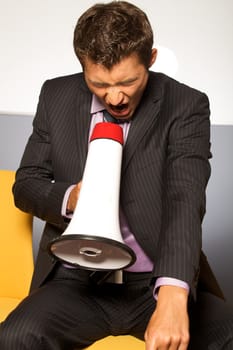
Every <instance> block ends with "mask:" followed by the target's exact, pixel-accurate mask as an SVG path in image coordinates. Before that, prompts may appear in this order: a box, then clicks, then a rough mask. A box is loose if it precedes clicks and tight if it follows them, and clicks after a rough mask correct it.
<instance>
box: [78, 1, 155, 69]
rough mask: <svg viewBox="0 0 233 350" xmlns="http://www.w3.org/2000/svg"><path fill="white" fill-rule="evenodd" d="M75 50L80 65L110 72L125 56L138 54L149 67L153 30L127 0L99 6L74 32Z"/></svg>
mask: <svg viewBox="0 0 233 350" xmlns="http://www.w3.org/2000/svg"><path fill="white" fill-rule="evenodd" d="M73 44H74V50H75V53H76V56H77V57H78V59H79V61H80V63H81V64H82V65H83V66H84V64H85V59H86V58H88V59H91V60H92V61H93V62H95V63H99V64H102V65H104V66H105V67H106V68H108V69H110V68H111V67H112V66H113V65H115V64H116V63H119V62H120V60H122V59H123V58H125V57H128V56H130V55H131V54H137V55H138V58H139V60H140V62H141V63H142V64H143V65H145V67H146V68H148V67H149V63H150V59H151V50H152V45H153V31H152V28H151V25H150V22H149V20H148V18H147V15H146V14H145V13H144V12H143V11H142V10H141V9H139V8H138V7H136V6H135V5H133V4H130V3H128V2H126V1H112V2H110V3H107V4H101V3H100V4H96V5H94V6H92V7H91V8H89V9H88V10H87V11H86V12H84V13H83V15H82V16H81V17H80V18H79V20H78V22H77V25H76V28H75V31H74V41H73Z"/></svg>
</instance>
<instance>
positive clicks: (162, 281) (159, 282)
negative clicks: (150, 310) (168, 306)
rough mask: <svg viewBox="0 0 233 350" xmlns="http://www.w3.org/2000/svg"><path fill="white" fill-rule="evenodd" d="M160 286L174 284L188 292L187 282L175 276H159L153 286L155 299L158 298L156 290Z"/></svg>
mask: <svg viewBox="0 0 233 350" xmlns="http://www.w3.org/2000/svg"><path fill="white" fill-rule="evenodd" d="M161 286H176V287H181V288H184V289H186V290H187V291H188V293H189V289H190V288H189V285H188V283H186V282H184V281H181V280H179V279H177V278H171V277H159V278H157V280H156V282H155V286H154V291H153V296H154V298H155V299H156V300H157V299H158V290H159V287H161Z"/></svg>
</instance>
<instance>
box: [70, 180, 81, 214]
mask: <svg viewBox="0 0 233 350" xmlns="http://www.w3.org/2000/svg"><path fill="white" fill-rule="evenodd" d="M81 185H82V181H80V182H79V183H78V184H77V185H76V186H75V187H74V188H73V189H72V190H71V192H70V195H69V198H68V201H67V208H66V210H67V212H69V213H73V212H74V209H75V207H76V204H77V201H78V197H79V192H80V189H81Z"/></svg>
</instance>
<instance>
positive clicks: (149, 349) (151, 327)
mask: <svg viewBox="0 0 233 350" xmlns="http://www.w3.org/2000/svg"><path fill="white" fill-rule="evenodd" d="M187 304H188V291H187V290H186V289H184V288H181V287H176V286H161V287H160V289H159V292H158V302H157V306H156V309H155V311H154V313H153V314H152V317H151V319H150V321H149V323H148V326H147V329H146V332H145V341H146V350H187V348H188V343H189V317H188V311H187Z"/></svg>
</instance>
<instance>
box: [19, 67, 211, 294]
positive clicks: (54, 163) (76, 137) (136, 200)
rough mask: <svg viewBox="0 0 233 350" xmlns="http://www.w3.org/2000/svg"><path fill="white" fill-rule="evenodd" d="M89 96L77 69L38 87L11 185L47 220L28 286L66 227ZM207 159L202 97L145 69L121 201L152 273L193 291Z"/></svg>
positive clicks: (24, 204)
mask: <svg viewBox="0 0 233 350" xmlns="http://www.w3.org/2000/svg"><path fill="white" fill-rule="evenodd" d="M91 97H92V96H91V93H90V92H89V90H88V89H87V87H86V85H85V82H84V80H83V75H82V74H79V75H73V76H69V77H62V78H58V79H55V80H51V81H49V82H46V83H45V85H44V87H43V89H42V93H41V96H40V102H39V106H38V112H37V115H36V118H35V121H34V133H33V134H32V136H31V138H30V140H29V143H28V145H27V148H26V151H25V154H24V157H23V160H22V163H21V168H20V170H19V171H18V174H17V182H16V185H15V187H14V194H15V201H16V204H17V205H18V206H19V207H20V208H21V209H23V210H25V211H30V212H32V213H33V214H34V215H36V216H38V217H40V218H42V219H44V220H46V221H47V222H48V223H47V225H46V228H45V232H44V235H43V238H42V242H41V249H40V252H39V257H38V264H37V266H36V269H35V275H34V278H33V287H35V286H38V285H39V284H41V283H42V282H43V280H44V279H45V277H46V275H47V273H48V271H49V270H50V269H51V268H52V260H51V258H50V257H49V256H48V255H47V252H46V246H47V243H48V241H50V240H51V239H52V238H54V237H56V236H57V235H60V234H61V233H62V232H63V231H64V229H65V223H64V220H63V218H62V217H61V215H60V213H61V203H62V199H63V196H64V192H65V190H66V189H67V187H68V186H69V185H70V184H73V183H77V182H78V181H80V180H81V179H82V174H83V169H84V165H85V159H86V155H87V143H88V131H89V123H90V104H91ZM34 145H35V146H34ZM209 157H210V151H209V106H208V99H207V97H206V96H205V95H204V94H201V93H200V92H198V91H196V90H194V89H191V88H188V87H186V86H185V85H183V84H179V83H177V82H176V81H174V80H172V79H170V78H168V77H167V76H165V75H162V74H155V73H150V78H149V83H148V86H147V89H146V91H145V94H144V96H143V98H142V102H141V104H140V105H139V107H138V109H137V111H136V113H135V115H134V119H133V122H132V125H131V128H130V132H129V135H128V139H127V143H126V145H125V148H124V153H123V167H122V183H121V205H122V208H123V210H124V212H125V215H126V217H127V219H128V222H129V225H130V227H131V229H132V231H133V232H134V234H135V237H136V239H137V240H138V242H139V243H140V244H141V246H142V247H143V248H144V250H145V251H146V253H147V254H148V255H149V256H150V258H151V259H152V260H153V261H155V269H154V276H170V277H174V278H178V279H181V280H184V281H186V282H187V283H188V284H189V285H190V286H191V287H192V289H193V291H194V289H195V287H196V284H197V278H198V271H199V253H200V247H201V220H202V217H203V215H204V212H205V187H206V184H207V181H208V178H209V174H210V167H209V163H208V158H209ZM35 179H36V181H35ZM51 179H54V180H55V184H52V183H51ZM205 277H206V278H207V279H208V276H205Z"/></svg>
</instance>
